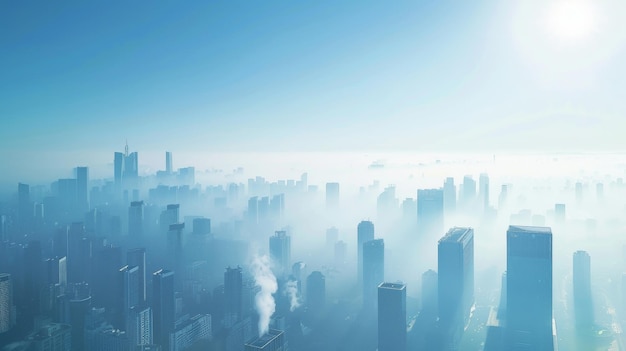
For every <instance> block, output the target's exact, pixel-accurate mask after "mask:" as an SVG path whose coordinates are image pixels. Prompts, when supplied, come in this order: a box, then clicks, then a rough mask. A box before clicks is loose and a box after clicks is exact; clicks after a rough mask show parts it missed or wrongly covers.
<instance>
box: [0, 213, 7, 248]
mask: <svg viewBox="0 0 626 351" xmlns="http://www.w3.org/2000/svg"><path fill="white" fill-rule="evenodd" d="M8 223H9V221H8V219H7V216H5V215H0V242H5V241H9V230H8Z"/></svg>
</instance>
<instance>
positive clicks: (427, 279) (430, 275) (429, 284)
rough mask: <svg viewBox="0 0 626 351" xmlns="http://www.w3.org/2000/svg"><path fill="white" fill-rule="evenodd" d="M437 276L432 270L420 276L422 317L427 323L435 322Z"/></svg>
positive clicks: (436, 312) (437, 293)
mask: <svg viewBox="0 0 626 351" xmlns="http://www.w3.org/2000/svg"><path fill="white" fill-rule="evenodd" d="M438 287H439V276H438V275H437V272H435V271H433V270H432V269H429V270H427V271H426V272H424V273H423V274H422V310H421V312H420V315H422V316H423V317H424V318H425V320H427V321H430V322H432V321H435V320H437V315H438V312H439V309H438V304H439V303H438V302H437V300H438V295H439V288H438Z"/></svg>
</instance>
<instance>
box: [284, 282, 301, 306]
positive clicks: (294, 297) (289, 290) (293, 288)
mask: <svg viewBox="0 0 626 351" xmlns="http://www.w3.org/2000/svg"><path fill="white" fill-rule="evenodd" d="M283 293H284V294H285V295H287V297H289V303H290V307H289V310H290V311H291V312H293V311H294V310H295V309H296V308H298V307H300V299H299V298H298V282H297V281H296V280H289V281H287V284H285V288H284V289H283Z"/></svg>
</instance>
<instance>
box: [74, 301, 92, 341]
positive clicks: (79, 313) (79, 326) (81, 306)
mask: <svg viewBox="0 0 626 351" xmlns="http://www.w3.org/2000/svg"><path fill="white" fill-rule="evenodd" d="M90 309H91V296H89V294H88V293H87V294H85V293H79V294H77V295H76V296H74V297H73V298H72V299H71V300H70V302H69V316H70V321H69V322H70V323H69V324H71V326H72V331H73V333H72V335H71V337H72V348H71V349H72V350H86V349H87V347H86V345H85V344H86V343H85V332H84V331H85V324H86V323H85V322H86V317H87V312H88V311H89V310H90Z"/></svg>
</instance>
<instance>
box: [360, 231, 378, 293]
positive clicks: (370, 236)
mask: <svg viewBox="0 0 626 351" xmlns="http://www.w3.org/2000/svg"><path fill="white" fill-rule="evenodd" d="M356 232H357V233H356V235H357V256H358V260H357V266H358V267H357V274H358V275H357V279H358V282H359V286H360V285H362V283H363V244H364V243H366V242H368V241H370V240H374V223H372V222H370V221H361V222H360V223H359V225H358V226H357V227H356Z"/></svg>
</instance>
